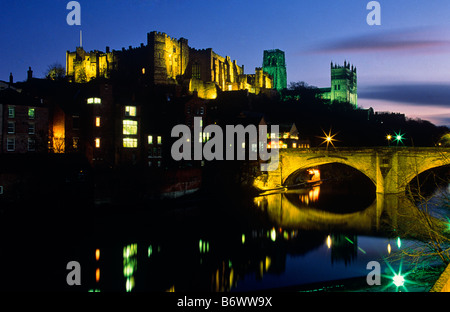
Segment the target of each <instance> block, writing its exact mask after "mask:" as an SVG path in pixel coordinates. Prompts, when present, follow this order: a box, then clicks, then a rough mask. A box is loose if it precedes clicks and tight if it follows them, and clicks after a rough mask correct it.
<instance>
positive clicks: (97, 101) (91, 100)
mask: <svg viewBox="0 0 450 312" xmlns="http://www.w3.org/2000/svg"><path fill="white" fill-rule="evenodd" d="M87 103H88V104H101V103H102V100H101V99H100V98H97V97H94V98H88V99H87Z"/></svg>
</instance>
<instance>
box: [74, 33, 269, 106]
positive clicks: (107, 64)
mask: <svg viewBox="0 0 450 312" xmlns="http://www.w3.org/2000/svg"><path fill="white" fill-rule="evenodd" d="M114 74H117V75H119V76H122V77H125V76H126V77H131V78H138V79H142V80H146V81H149V82H151V83H153V84H155V85H172V86H178V87H179V88H181V89H182V90H183V91H184V92H187V93H190V94H192V93H193V92H194V91H195V92H197V94H198V96H199V97H200V98H203V99H215V98H216V97H217V92H218V91H219V90H220V91H236V90H248V91H249V92H250V93H255V94H259V93H260V92H262V91H264V90H266V89H272V88H273V87H274V86H273V79H272V76H271V75H270V74H268V73H267V72H265V71H264V70H263V69H262V68H256V69H255V74H250V75H248V74H245V73H244V66H239V65H237V61H236V60H234V61H232V60H231V59H230V57H229V56H225V57H223V56H221V55H219V54H217V53H215V52H214V51H213V50H212V49H211V48H208V49H202V50H197V49H194V48H191V47H189V46H188V40H187V39H185V38H180V39H176V38H171V37H170V36H168V35H167V34H165V33H161V32H156V31H152V32H150V33H148V34H147V45H144V44H143V43H141V45H140V46H139V47H136V48H133V47H131V46H130V47H129V48H128V49H125V48H122V50H112V51H110V49H109V47H106V52H101V51H97V50H94V51H91V52H86V51H85V50H84V49H83V48H82V47H77V48H76V51H74V52H69V51H67V52H66V76H67V77H68V79H69V80H70V81H72V82H88V81H90V80H92V79H94V78H100V77H103V78H111V77H113V76H114Z"/></svg>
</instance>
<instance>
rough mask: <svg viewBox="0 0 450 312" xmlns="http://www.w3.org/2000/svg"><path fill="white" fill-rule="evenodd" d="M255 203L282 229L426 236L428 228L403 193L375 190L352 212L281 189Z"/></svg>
mask: <svg viewBox="0 0 450 312" xmlns="http://www.w3.org/2000/svg"><path fill="white" fill-rule="evenodd" d="M255 203H256V204H257V205H258V206H259V207H260V208H261V209H262V210H264V211H265V212H266V213H267V215H268V216H269V218H270V219H271V221H272V222H274V223H275V224H276V225H277V226H278V227H281V228H283V229H302V230H316V231H321V232H326V231H329V232H341V231H342V232H350V233H355V234H360V235H371V236H385V237H389V236H392V237H397V236H401V237H407V238H413V239H418V240H425V241H426V240H429V236H428V233H429V228H428V227H427V226H425V225H424V223H423V222H424V220H423V216H421V215H420V214H419V209H418V208H417V207H416V206H415V205H414V203H413V202H411V201H410V200H409V199H408V198H407V197H406V196H405V195H395V194H389V195H385V194H379V193H378V194H377V196H376V199H375V200H374V202H373V203H372V204H371V205H370V206H369V207H367V208H366V209H364V210H359V211H355V212H351V213H335V212H330V211H324V210H320V209H317V208H313V207H309V206H307V205H305V206H300V207H299V206H297V205H296V204H294V203H293V202H292V201H291V200H289V199H288V198H287V197H286V196H285V194H283V193H276V194H271V195H264V196H260V197H256V198H255ZM421 220H422V221H421ZM431 220H432V222H436V224H437V226H443V225H441V221H439V220H438V219H434V218H431ZM394 232H395V234H394Z"/></svg>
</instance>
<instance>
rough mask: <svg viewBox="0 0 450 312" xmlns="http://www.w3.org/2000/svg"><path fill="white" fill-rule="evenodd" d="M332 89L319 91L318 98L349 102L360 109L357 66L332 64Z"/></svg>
mask: <svg viewBox="0 0 450 312" xmlns="http://www.w3.org/2000/svg"><path fill="white" fill-rule="evenodd" d="M330 70H331V87H330V88H320V89H318V93H317V94H316V96H317V97H319V98H322V99H324V100H329V101H330V102H331V103H333V102H335V101H336V102H348V103H350V104H352V105H354V106H355V107H358V94H357V74H356V66H353V65H350V63H347V61H344V66H341V65H337V64H333V62H331V67H330Z"/></svg>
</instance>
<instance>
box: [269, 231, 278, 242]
mask: <svg viewBox="0 0 450 312" xmlns="http://www.w3.org/2000/svg"><path fill="white" fill-rule="evenodd" d="M270 239H271V240H272V242H274V241H276V239H277V232H276V231H275V228H272V230H271V231H270Z"/></svg>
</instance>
